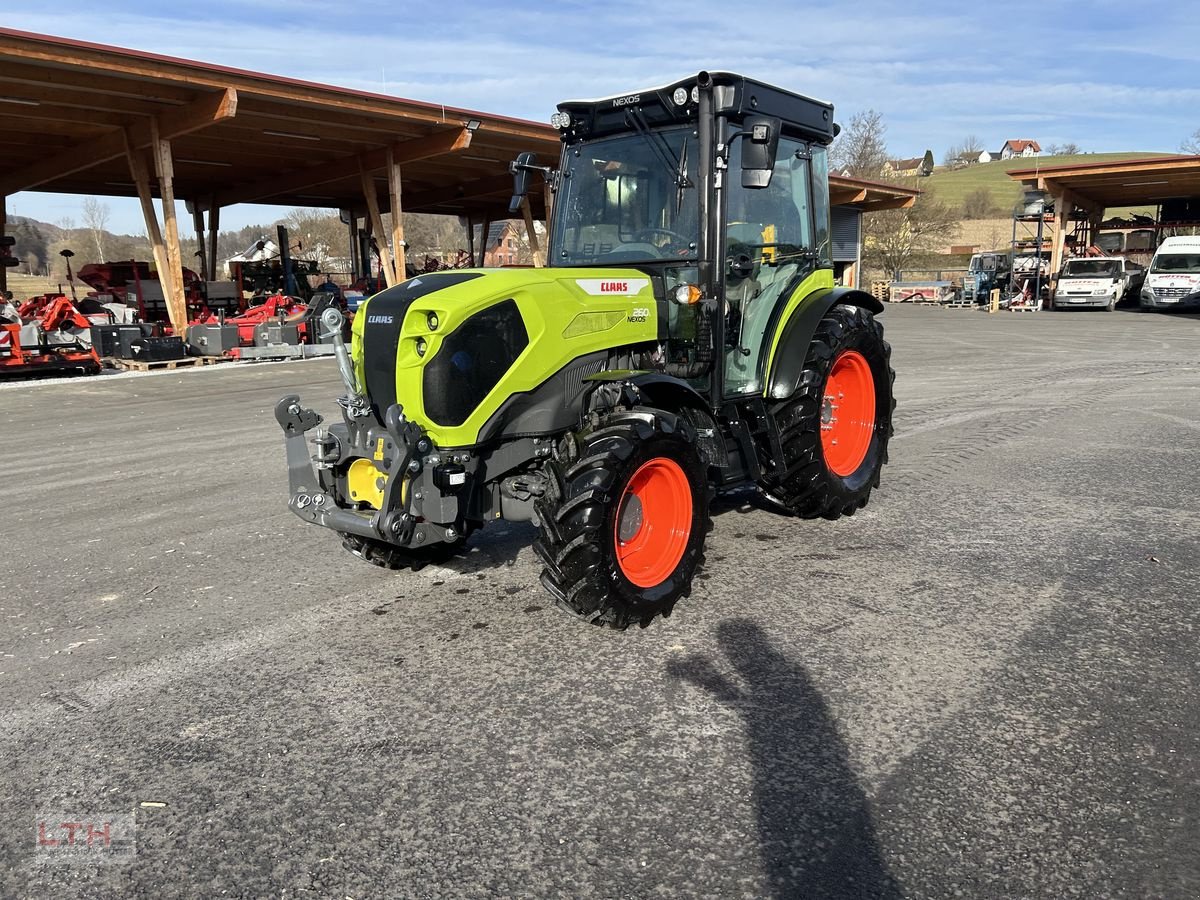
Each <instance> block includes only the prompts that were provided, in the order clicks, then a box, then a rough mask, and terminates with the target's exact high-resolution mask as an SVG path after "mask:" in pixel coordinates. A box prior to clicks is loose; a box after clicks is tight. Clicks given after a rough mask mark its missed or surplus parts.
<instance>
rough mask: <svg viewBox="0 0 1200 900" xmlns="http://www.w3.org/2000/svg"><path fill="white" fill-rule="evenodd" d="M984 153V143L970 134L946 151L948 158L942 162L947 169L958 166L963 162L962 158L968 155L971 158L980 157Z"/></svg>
mask: <svg viewBox="0 0 1200 900" xmlns="http://www.w3.org/2000/svg"><path fill="white" fill-rule="evenodd" d="M982 152H983V141H981V140H980V139H979V138H978V137H976V136H975V135H973V134H968V135H967V136H966V137H965V138H963V139H962V140H961V141H959V142H958V143H957V144H954V145H953V146H951V147H950V149H949V150H947V151H946V156H945V158H944V159H943V160H942V162H943V163H944V164H945V165H946V166H947V167H950V166H954V165H958V164H959V163H960V162H961V158H962V157H964V156H966V155H967V154H968V153H969V154H970V155H971V156H978V155H979V154H980V153H982Z"/></svg>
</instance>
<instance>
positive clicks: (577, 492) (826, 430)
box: [276, 72, 895, 628]
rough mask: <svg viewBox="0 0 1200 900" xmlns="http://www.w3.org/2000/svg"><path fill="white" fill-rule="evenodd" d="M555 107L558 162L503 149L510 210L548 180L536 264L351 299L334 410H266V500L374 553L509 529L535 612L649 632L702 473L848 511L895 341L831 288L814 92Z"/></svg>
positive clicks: (860, 489) (699, 498) (861, 493)
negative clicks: (509, 155)
mask: <svg viewBox="0 0 1200 900" xmlns="http://www.w3.org/2000/svg"><path fill="white" fill-rule="evenodd" d="M552 124H554V125H555V127H556V128H557V129H558V130H559V132H560V134H561V138H562V145H563V146H562V156H561V160H560V163H559V167H558V169H557V170H553V169H551V168H542V167H540V166H539V165H537V161H536V160H535V159H534V158H533V157H532V154H528V153H525V154H521V155H520V156H519V157H518V159H517V160H516V162H514V163H513V164H512V166H511V167H510V168H511V169H512V171H513V173H514V182H515V193H514V197H513V207H512V208H513V209H514V210H515V209H517V208H518V205H519V204H520V203H521V202H522V200H523V198H524V196H525V194H526V192H527V191H528V190H529V186H530V180H531V179H532V178H541V177H545V178H546V179H548V182H549V184H548V186H549V187H550V188H551V189H553V192H554V198H555V201H554V209H553V214H552V216H551V219H552V221H551V224H550V234H549V246H548V250H547V253H548V266H546V267H543V268H514V269H493V270H486V269H479V270H460V271H453V272H440V273H435V274H429V275H421V276H420V277H417V278H413V279H411V280H409V281H406V282H404V283H403V284H399V285H396V286H395V287H392V288H388V289H387V290H385V291H382V292H381V293H379V294H376V295H375V296H373V297H372V298H371V299H370V300H369V301H367V303H366V304H365V305H364V306H363V307H362V308H361V309H360V310H359V312H358V315H357V316H356V317H355V320H354V324H353V330H352V342H351V346H350V348H346V346H345V345H344V344H343V343H337V350H338V360H339V367H340V369H341V374H342V380H343V381H344V382H345V385H346V393H345V395H344V396H343V397H341V398H340V399H339V400H338V403H339V405H340V406H341V409H342V419H343V421H342V422H341V423H339V424H335V425H331V426H329V427H328V428H325V427H323V426H322V424H321V423H322V419H321V417H320V416H319V415H318V414H317V413H316V412H314V411H312V410H310V409H306V408H304V407H302V406H301V404H300V400H299V398H298V397H297V396H294V395H293V396H288V397H284V398H283V399H282V400H280V402H279V404H278V405H277V407H276V418H277V419H278V421H279V424H280V426H281V427H282V428H283V431H284V433H285V436H286V446H287V460H288V469H289V475H290V493H291V497H290V504H289V505H290V508H291V509H292V510H293V512H295V513H296V514H297V515H298V516H300V518H302V519H304V520H305V521H308V522H313V523H316V524H318V525H323V526H325V527H326V528H331V529H333V530H334V531H337V532H338V533H339V534H340V535H341V537H342V540H343V543H344V545H345V547H346V548H347V549H349V550H350V551H351V552H352V553H354V554H355V555H356V556H358V557H360V558H362V559H364V560H366V561H368V562H371V563H374V564H376V565H379V566H384V567H388V568H402V567H419V566H421V565H423V564H425V563H427V562H429V561H431V560H440V559H444V558H446V557H447V556H448V555H449V554H451V553H453V552H455V551H457V550H460V549H461V548H462V547H463V545H464V542H465V541H466V539H467V537H468V536H469V535H470V534H471V533H472V532H473V531H475V530H476V529H478V528H480V527H482V526H483V525H484V524H486V523H487V522H489V521H492V520H497V519H505V520H509V521H518V522H532V523H534V524H535V525H536V526H537V528H538V530H539V537H538V539H537V541H536V543H535V545H534V549H535V551H536V553H537V555H538V556H539V557H540V560H541V563H542V565H543V566H544V569H543V572H542V577H541V581H542V584H543V585H544V586H545V588H546V590H548V591H549V592H550V593H551V594H552V595H553V596H554V598H555V600H556V601H557V603H558V605H560V606H561V607H563V608H565V609H566V610H568V611H570V612H571V613H573V614H575V615H577V616H579V617H581V618H583V619H584V620H586V621H588V622H592V623H596V624H601V625H607V626H611V627H615V628H625V627H627V626H629V625H631V624H634V623H637V624H641V625H645V624H647V623H649V622H650V621H651V620H652V619H654V618H655V617H656V616H658V615H669V614H670V612H671V610H672V607H673V606H674V604H675V603H676V601H677V600H678V599H679V598H681V597H685V596H687V595H688V594H689V593H690V591H691V587H692V579H693V576H695V574H696V571H697V569H698V567H699V566H700V565H701V563H702V561H703V557H704V540H705V535H706V533H707V532H708V531H709V529H710V522H709V503H710V500H711V498H712V497H713V496H714V495H715V493H716V492H719V491H729V490H733V489H738V488H744V487H747V486H749V487H754V488H757V490H758V491H759V492H761V494H762V495H763V496H764V497H765V498H766V499H767V500H768V501H769V502H770V503H771V504H772V505H773V506H775V507H777V508H778V509H779V510H780V511H782V512H784V513H788V514H791V515H795V516H802V517H806V518H812V517H822V516H823V517H825V518H828V519H836V518H838V517H839V516H843V515H851V514H853V513H854V512H855V511H856V510H858V509H859V508H861V507H863V506H864V505H866V503H867V501H868V499H869V498H870V494H871V489H872V488H874V487H877V486H878V485H879V475H880V469H881V468H882V466H883V464H884V463H885V462H886V461H887V447H888V439H889V438H890V436H891V434H892V411H893V407H894V405H895V404H894V401H893V397H892V382H893V379H894V373H893V372H892V369H891V366H890V356H891V349H890V347H889V346H888V344H887V343H886V342H885V341H884V339H883V328H882V327H881V326H880V325H879V323H878V322H877V321H876V320H875V315H876V314H878V313H880V312H882V305H881V304H880V303H879V302H878V301H877V300H875V298H873V297H871V296H870V295H869V294H866V293H864V292H862V291H857V290H849V289H843V288H838V287H835V285H834V281H833V265H832V262H831V259H830V239H829V199H828V196H829V195H828V176H827V166H826V147H827V146H828V145H829V143H830V142H831V141H832V140H833V138H834V136H835V135H836V133H837V128H836V126H835V125H834V123H833V107H832V106H831V105H830V104H828V103H824V102H820V101H817V100H813V99H810V98H808V97H804V96H801V95H798V94H794V93H791V92H788V91H785V90H781V89H780V88H777V87H772V86H770V85H767V84H763V83H761V82H758V81H753V80H751V79H749V78H745V77H743V76H740V75H733V74H729V73H712V74H709V73H707V72H701V73H699V74H698V75H695V76H692V77H690V78H687V79H684V80H683V81H680V82H678V83H677V84H672V85H669V86H667V87H664V88H659V89H655V90H648V91H641V92H639V93H635V94H629V95H624V96H619V97H609V98H606V99H603V100H596V101H588V102H570V103H563V104H561V105H560V106H559V107H558V112H557V113H556V114H555V115H554V116H553V117H552ZM325 325H326V327H327V328H328V329H329V330H330V331H331V332H334V333H335V335H340V333H341V325H342V322H341V320H340V313H339V312H338V311H337V310H328V311H327V312H326V321H325ZM335 340H339V341H340V338H335ZM314 430H315V431H314ZM310 431H314V434H312V435H309V432H310Z"/></svg>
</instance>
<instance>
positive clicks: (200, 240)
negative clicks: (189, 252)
mask: <svg viewBox="0 0 1200 900" xmlns="http://www.w3.org/2000/svg"><path fill="white" fill-rule="evenodd" d="M192 226H193V227H194V228H195V229H196V252H197V254H198V255H199V257H200V277H201V278H203V279H204V280H205V281H212V279H211V278H209V277H208V250H206V249H205V247H204V210H202V209H201V208H200V204H199V203H197V202H196V201H195V200H193V201H192Z"/></svg>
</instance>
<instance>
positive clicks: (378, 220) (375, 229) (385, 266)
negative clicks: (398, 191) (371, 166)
mask: <svg viewBox="0 0 1200 900" xmlns="http://www.w3.org/2000/svg"><path fill="white" fill-rule="evenodd" d="M358 171H359V174H360V175H361V176H362V191H363V197H364V198H365V199H366V201H367V215H368V216H369V217H370V221H371V232H372V233H373V234H374V235H375V241H376V243H377V244H378V245H379V268H380V269H381V270H382V272H383V283H384V284H386V285H387V286H388V287H391V286H392V285H394V284H397V283H398V282H397V281H396V270H395V269H394V268H392V254H391V252H390V251H389V250H388V241H387V232H386V231H384V230H383V216H381V215H380V214H379V195H378V194H377V193H375V179H374V178H372V177H371V173H370V172H368V171H367V170H366V168H365V167H364V166H363V164H362V160H361V159H359V161H358Z"/></svg>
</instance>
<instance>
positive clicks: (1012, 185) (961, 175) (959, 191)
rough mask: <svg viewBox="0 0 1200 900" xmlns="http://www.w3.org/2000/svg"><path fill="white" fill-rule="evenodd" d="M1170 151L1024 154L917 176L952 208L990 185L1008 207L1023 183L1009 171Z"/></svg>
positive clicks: (997, 200) (995, 199) (1001, 204)
mask: <svg viewBox="0 0 1200 900" xmlns="http://www.w3.org/2000/svg"><path fill="white" fill-rule="evenodd" d="M1167 155H1169V154H1166V153H1140V152H1130V153H1084V154H1080V155H1078V156H1042V157H1040V158H1022V159H1007V160H996V161H995V162H990V163H976V164H975V165H973V166H967V167H966V168H964V169H956V170H954V171H949V170H947V169H942V168H938V169H935V170H934V172H933V174H932V175H930V176H929V177H928V178H921V179H917V180H916V181H917V186H918V187H920V188H921V189H922V190H924V191H929V192H930V193H931V194H933V195H935V196H936V197H937V199H938V200H940V201H941V202H942V203H945V204H946V205H947V206H950V207H951V208H954V209H957V208H958V207H960V206H962V203H963V200H964V199H965V198H966V197H967V195H968V194H971V193H973V192H974V191H977V190H979V189H980V188H986V189H988V190H989V191H991V193H992V201H993V202H994V203H995V204H996V205H997V206H998V207H1000V208H1002V209H1005V210H1008V209H1010V208H1011V207H1012V205H1013V204H1014V203H1015V202H1016V200H1017V195H1018V191H1019V186H1018V184H1017V182H1015V181H1013V179H1011V178H1009V177H1008V173H1009V172H1013V171H1016V170H1018V169H1032V168H1034V167H1035V166H1038V167H1042V168H1045V167H1047V166H1069V165H1073V164H1077V163H1100V162H1111V161H1113V160H1118V159H1145V158H1147V157H1151V156H1167Z"/></svg>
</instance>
